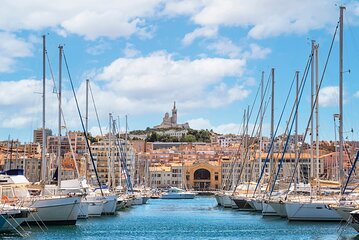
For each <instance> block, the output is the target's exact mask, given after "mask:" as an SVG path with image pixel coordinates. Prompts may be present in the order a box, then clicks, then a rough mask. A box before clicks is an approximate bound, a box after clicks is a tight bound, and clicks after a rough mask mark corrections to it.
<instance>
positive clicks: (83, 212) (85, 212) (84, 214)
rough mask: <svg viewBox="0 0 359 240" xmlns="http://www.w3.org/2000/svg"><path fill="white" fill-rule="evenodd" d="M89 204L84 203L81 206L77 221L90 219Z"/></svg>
mask: <svg viewBox="0 0 359 240" xmlns="http://www.w3.org/2000/svg"><path fill="white" fill-rule="evenodd" d="M89 205H90V203H89V202H86V201H82V199H81V202H80V204H79V214H78V215H77V219H86V218H88V217H89Z"/></svg>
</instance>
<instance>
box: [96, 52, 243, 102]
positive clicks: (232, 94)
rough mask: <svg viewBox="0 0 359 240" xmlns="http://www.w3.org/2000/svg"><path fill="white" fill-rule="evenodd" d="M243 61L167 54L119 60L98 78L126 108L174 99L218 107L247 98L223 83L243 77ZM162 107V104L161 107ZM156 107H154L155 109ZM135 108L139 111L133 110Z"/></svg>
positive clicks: (234, 85) (240, 89) (238, 88)
mask: <svg viewBox="0 0 359 240" xmlns="http://www.w3.org/2000/svg"><path fill="white" fill-rule="evenodd" d="M244 67H245V61H244V60H240V59H224V58H202V59H195V60H189V59H181V60H175V59H174V58H173V56H172V55H170V54H168V53H166V52H156V53H152V54H150V55H148V56H145V57H138V58H133V59H126V58H118V59H117V60H115V61H113V62H112V63H111V64H110V65H109V66H107V67H105V68H104V69H103V72H102V73H101V74H99V75H98V76H97V79H100V80H102V81H104V82H105V84H104V86H103V90H104V91H108V92H113V93H114V95H118V96H121V97H116V99H117V100H120V99H122V101H125V99H126V103H125V104H124V102H122V106H123V107H125V108H126V109H127V106H131V105H133V104H136V103H138V104H139V103H140V104H143V102H142V101H144V102H146V101H147V103H148V104H146V106H147V107H146V108H151V107H150V105H151V104H156V105H157V104H160V105H161V104H162V103H163V102H168V101H173V100H174V99H176V100H177V101H179V102H182V103H183V104H184V105H186V106H187V107H188V108H196V107H203V106H206V107H218V106H222V105H225V104H228V103H231V102H233V101H237V100H240V99H243V98H245V97H246V96H248V94H249V92H248V91H247V90H245V89H243V87H242V86H241V85H240V84H238V83H232V84H230V83H222V81H223V80H224V79H225V78H228V77H229V78H238V77H240V76H241V75H242V73H243V71H244ZM162 106H163V107H165V106H164V105H162ZM155 108H156V107H155ZM135 109H138V108H135Z"/></svg>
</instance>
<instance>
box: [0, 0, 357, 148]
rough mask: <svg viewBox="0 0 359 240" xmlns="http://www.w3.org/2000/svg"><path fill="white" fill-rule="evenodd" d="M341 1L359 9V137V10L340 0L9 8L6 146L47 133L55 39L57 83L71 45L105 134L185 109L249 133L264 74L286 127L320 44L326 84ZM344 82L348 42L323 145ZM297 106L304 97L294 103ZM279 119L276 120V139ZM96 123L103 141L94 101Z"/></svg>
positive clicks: (303, 114)
mask: <svg viewBox="0 0 359 240" xmlns="http://www.w3.org/2000/svg"><path fill="white" fill-rule="evenodd" d="M340 4H344V5H345V6H346V7H347V11H346V12H345V21H344V25H345V29H344V36H345V47H344V48H345V50H344V70H345V71H347V70H348V69H350V70H351V72H350V74H349V73H345V74H344V80H345V84H344V98H345V105H344V110H345V115H344V124H345V125H344V130H345V132H348V133H345V134H344V135H345V137H348V139H350V140H357V139H358V137H359V136H358V131H359V125H358V124H357V123H356V122H357V121H356V119H358V117H359V113H358V111H357V105H358V103H359V92H358V91H359V83H358V80H357V79H358V72H357V70H356V69H358V65H359V57H358V56H359V55H358V54H357V53H358V52H359V31H358V30H359V29H358V23H359V3H358V2H357V1H328V0H316V1H314V2H313V1H310V0H303V1H285V0H271V1H268V0H257V1H241V0H187V1H184V0H167V1H163V0H133V1H130V2H127V1H115V0H110V1H106V2H100V1H95V0H90V1H85V0H78V1H76V2H74V1H69V0H68V1H61V2H58V1H44V0H35V1H31V2H30V1H24V0H23V1H20V0H16V1H14V0H12V1H10V0H6V1H3V2H2V8H1V9H0V15H1V16H2V18H1V19H0V39H1V41H0V96H1V97H0V138H1V139H7V138H8V136H9V135H11V138H14V139H17V138H18V139H20V140H22V141H26V142H29V141H31V139H32V129H34V128H38V127H40V126H41V95H40V94H39V92H41V81H40V80H41V78H42V75H41V74H42V70H41V67H42V62H41V61H42V56H41V53H42V45H41V36H42V35H43V34H46V35H47V50H48V55H49V58H50V62H51V65H52V68H53V71H54V75H55V80H56V81H57V76H58V48H57V47H58V45H59V44H64V45H65V47H64V49H65V54H66V56H67V60H68V62H69V67H70V71H71V75H72V78H73V81H74V83H75V87H76V91H77V94H78V97H79V100H80V103H81V107H82V110H84V104H85V88H84V84H85V79H86V78H89V79H90V80H91V86H92V89H93V91H94V97H95V99H96V105H97V107H98V110H99V114H100V118H101V119H100V120H101V124H102V126H103V128H104V131H106V126H107V122H108V121H107V118H108V113H110V112H111V113H113V114H114V115H115V116H120V119H121V121H122V122H123V121H124V116H125V114H127V115H128V119H129V128H130V130H134V129H145V128H146V127H152V126H154V125H157V124H159V123H160V122H161V120H162V117H163V115H164V113H165V112H166V111H167V112H169V111H170V110H171V108H172V105H173V101H176V102H177V107H178V115H179V116H178V120H179V122H189V123H190V125H191V126H192V127H193V128H197V129H199V128H208V129H214V130H215V131H216V132H220V133H230V132H232V133H237V132H238V130H239V128H240V125H241V121H242V115H243V111H244V109H245V108H247V106H248V105H250V104H252V102H253V99H254V95H255V93H256V91H257V88H258V85H259V83H260V77H261V71H265V79H267V77H268V74H269V72H270V69H271V68H272V67H274V68H275V71H276V86H275V90H276V97H275V111H276V119H278V117H279V113H280V111H281V109H282V107H283V102H284V99H285V97H286V95H287V92H288V89H289V86H290V82H291V80H292V78H293V76H294V73H295V71H296V70H299V71H301V72H303V70H304V66H305V63H306V61H307V58H308V56H309V53H310V41H311V39H315V40H316V41H317V42H318V43H319V45H320V47H319V72H320V75H321V73H322V69H323V65H324V62H325V58H326V55H327V53H328V50H329V44H330V41H331V38H332V35H333V32H334V28H335V25H336V23H337V21H338V17H339V9H338V5H340ZM47 73H48V74H47V79H48V80H47V91H46V94H47V98H46V100H47V103H48V104H47V107H46V110H47V115H46V118H47V126H48V127H50V128H52V129H53V131H54V132H55V133H56V132H57V130H56V126H57V122H56V121H57V102H56V95H55V94H54V93H53V92H52V90H53V84H52V80H51V75H50V72H49V68H48V69H47ZM338 75H339V73H338V40H336V42H335V46H334V49H333V54H332V56H331V59H330V62H329V65H328V71H327V73H326V75H325V78H324V83H323V88H322V90H321V93H320V117H319V118H320V121H319V122H320V138H321V139H333V138H334V122H333V114H334V113H337V112H338ZM63 76H64V79H63V81H64V82H63V102H64V105H63V111H64V113H65V118H66V121H67V128H68V129H71V130H79V129H80V124H79V118H78V116H77V113H76V111H75V102H74V100H73V97H72V94H71V92H70V90H71V89H70V83H69V80H68V77H67V74H66V71H65V69H64V72H63ZM309 91H310V90H309V82H308V84H307V88H306V90H305V93H304V96H303V101H302V104H301V106H300V113H299V114H300V130H299V131H300V132H303V131H304V128H305V125H306V122H307V120H308V114H309V103H310V92H309ZM293 101H294V96H292V97H291V100H290V105H291V104H292V102H293ZM257 105H258V104H257ZM256 109H257V108H255V110H256ZM287 116H288V111H287V112H286V115H285V117H287ZM276 121H277V120H276ZM251 122H252V123H254V119H252V120H251ZM269 122H270V118H269V114H268V113H267V114H266V117H265V123H264V124H265V133H266V134H268V129H269V128H268V125H269ZM89 125H90V129H91V131H92V132H93V133H98V132H99V130H98V126H97V123H96V116H95V113H94V110H93V106H92V104H90V124H89ZM284 127H285V126H284V124H282V129H284ZM351 129H353V133H351Z"/></svg>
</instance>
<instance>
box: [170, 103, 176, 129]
mask: <svg viewBox="0 0 359 240" xmlns="http://www.w3.org/2000/svg"><path fill="white" fill-rule="evenodd" d="M171 123H172V124H177V108H176V102H174V103H173V108H172V117H171Z"/></svg>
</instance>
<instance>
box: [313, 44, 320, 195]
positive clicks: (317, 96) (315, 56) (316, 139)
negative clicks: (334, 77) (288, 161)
mask: <svg viewBox="0 0 359 240" xmlns="http://www.w3.org/2000/svg"><path fill="white" fill-rule="evenodd" d="M318 48H319V44H316V45H315V46H314V53H315V55H314V59H315V92H316V98H317V101H316V104H315V125H316V126H315V151H316V154H315V155H316V165H317V166H316V170H317V171H316V178H317V192H319V185H320V184H319V167H320V166H319V104H318V103H319V78H318Z"/></svg>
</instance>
